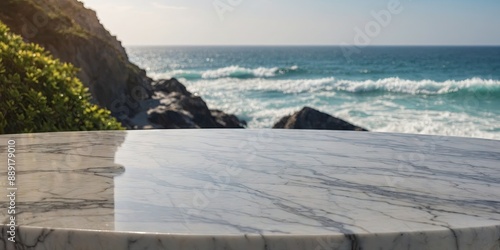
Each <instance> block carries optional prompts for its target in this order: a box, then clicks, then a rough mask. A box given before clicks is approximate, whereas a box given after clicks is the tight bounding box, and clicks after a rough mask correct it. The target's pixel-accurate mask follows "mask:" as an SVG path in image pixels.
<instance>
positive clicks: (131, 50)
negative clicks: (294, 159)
mask: <svg viewBox="0 0 500 250" xmlns="http://www.w3.org/2000/svg"><path fill="white" fill-rule="evenodd" d="M126 49H127V53H128V54H129V57H130V60H131V61H132V62H134V63H136V64H137V65H139V66H140V67H141V68H144V69H146V71H147V72H148V75H149V76H150V77H152V78H153V79H164V78H171V77H175V78H177V79H179V80H180V81H181V82H182V83H184V84H185V85H186V87H187V88H188V90H189V91H191V92H193V93H196V94H198V95H200V96H201V97H203V99H204V100H205V101H206V102H207V104H208V105H209V107H210V108H212V109H221V110H223V111H225V112H228V113H234V114H236V115H237V116H238V117H239V118H241V119H244V120H246V121H247V122H248V127H249V128H271V127H272V126H273V124H274V123H275V122H277V121H278V120H279V118H280V117H282V116H284V115H287V114H291V113H292V112H295V111H298V110H300V109H301V108H302V107H304V106H310V107H313V108H316V109H318V110H320V111H322V112H326V113H329V114H331V115H334V116H336V117H339V118H341V119H344V120H346V121H349V122H351V123H353V124H355V125H358V126H361V127H365V128H367V129H369V130H371V131H378V132H398V133H415V134H433V135H448V136H464V137H478V138H488V139H500V47H389V46H387V47H385V46H380V47H365V48H361V49H359V50H352V48H347V47H338V46H309V47H303V46H288V47H259V46H255V47H250V46H247V47H238V46H227V47H223V46H215V47H193V46H186V47H182V46H169V47H146V46H143V47H138V46H134V47H127V48H126Z"/></svg>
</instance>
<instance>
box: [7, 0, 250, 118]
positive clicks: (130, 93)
mask: <svg viewBox="0 0 500 250" xmlns="http://www.w3.org/2000/svg"><path fill="white" fill-rule="evenodd" d="M0 21H2V22H4V23H5V24H7V26H9V27H10V28H11V30H12V31H13V32H14V33H17V34H19V35H21V36H22V37H23V38H24V39H25V40H26V41H28V42H33V43H37V44H40V45H42V46H43V47H45V48H46V49H48V50H49V51H50V52H51V54H52V55H54V56H55V57H56V58H59V59H60V60H61V61H63V62H68V63H71V64H73V65H75V66H76V67H78V68H80V72H79V73H78V78H80V80H81V81H82V83H83V84H84V85H85V86H86V87H88V88H89V90H90V92H91V94H92V97H93V100H92V101H93V102H95V103H97V104H99V105H100V106H102V107H105V108H108V109H109V110H111V112H112V114H113V116H115V117H116V118H118V120H119V121H121V122H122V123H124V125H126V126H127V127H129V128H187V127H192V128H206V127H209V128H211V127H241V126H240V125H239V124H242V123H241V122H240V121H239V120H237V118H236V117H234V116H231V115H227V114H225V113H224V112H222V111H218V110H209V109H208V107H207V106H206V104H205V102H204V101H203V100H202V99H201V97H196V96H193V95H192V94H191V93H188V92H187V91H180V92H179V91H176V90H174V89H168V90H165V89H163V90H162V89H158V86H162V83H161V82H159V83H153V81H152V80H151V79H150V78H148V77H147V76H146V72H145V71H144V70H142V69H140V68H139V67H137V66H136V65H134V64H132V63H131V62H129V60H128V56H127V53H126V51H125V49H124V48H123V47H122V45H121V43H120V42H119V41H118V40H117V38H116V37H114V36H112V35H111V34H110V33H109V32H108V31H107V30H106V29H105V28H104V27H103V25H102V24H101V23H100V22H99V20H98V18H97V16H96V13H95V12H94V11H93V10H90V9H87V8H85V7H84V5H83V4H82V3H81V2H79V1H77V0H1V1H0ZM175 82H177V81H176V80H175ZM177 83H178V82H177ZM176 85H177V87H179V85H180V86H182V84H180V83H178V84H176ZM155 86H156V87H155ZM182 87H183V86H182ZM155 88H156V89H155ZM184 89H185V88H184ZM174 93H176V94H174ZM162 98H164V99H165V100H162ZM166 103H168V104H166ZM155 105H156V106H155ZM165 111H168V112H167V113H165ZM181 118H182V119H181ZM235 119H236V120H235ZM226 123H227V124H226ZM237 124H238V125H237Z"/></svg>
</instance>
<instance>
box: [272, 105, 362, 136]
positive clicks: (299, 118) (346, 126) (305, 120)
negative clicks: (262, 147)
mask: <svg viewBox="0 0 500 250" xmlns="http://www.w3.org/2000/svg"><path fill="white" fill-rule="evenodd" d="M273 128H278V129H279V128H282V129H325V130H352V131H368V130H366V129H364V128H361V127H358V126H355V125H353V124H351V123H349V122H346V121H344V120H342V119H339V118H336V117H333V116H331V115H329V114H326V113H323V112H320V111H318V110H315V109H313V108H309V107H304V108H303V109H302V110H301V111H299V112H297V113H295V114H293V115H288V116H285V117H283V118H281V119H280V120H279V121H278V122H277V123H276V124H275V125H274V126H273Z"/></svg>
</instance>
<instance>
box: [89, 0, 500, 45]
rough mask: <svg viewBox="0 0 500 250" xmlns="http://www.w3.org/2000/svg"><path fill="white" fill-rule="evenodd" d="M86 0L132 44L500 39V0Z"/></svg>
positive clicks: (485, 41)
mask: <svg viewBox="0 0 500 250" xmlns="http://www.w3.org/2000/svg"><path fill="white" fill-rule="evenodd" d="M80 1H82V2H84V3H85V6H86V7H89V8H91V9H94V10H96V11H97V14H98V17H99V19H100V20H101V22H102V23H103V24H104V25H105V27H106V28H107V29H108V30H110V31H111V33H112V34H114V35H117V36H118V39H119V40H121V41H122V42H123V43H124V44H125V45H241V44H245V45H303V44H310V45H312V44H314V45H318V44H321V45H326V44H328V45H330V44H331V45H340V44H344V45H345V44H350V45H500V1H499V0H307V1H306V0H80ZM374 13H376V14H375V15H374Z"/></svg>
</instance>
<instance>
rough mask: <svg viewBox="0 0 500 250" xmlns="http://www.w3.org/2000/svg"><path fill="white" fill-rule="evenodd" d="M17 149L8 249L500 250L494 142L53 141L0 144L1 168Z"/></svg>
mask: <svg viewBox="0 0 500 250" xmlns="http://www.w3.org/2000/svg"><path fill="white" fill-rule="evenodd" d="M9 139H14V140H16V150H17V151H16V159H17V162H16V163H17V164H16V165H17V169H16V170H17V172H16V174H17V187H18V190H17V197H16V206H17V208H16V211H17V215H16V219H17V224H18V225H19V227H18V231H17V235H16V240H17V242H16V244H15V245H14V244H11V243H9V241H8V240H7V239H6V230H7V229H6V227H4V230H3V231H2V235H0V249H9V247H10V248H12V249H311V250H320V249H488V250H490V249H500V141H493V140H481V139H470V138H457V137H438V136H417V135H403V134H384V133H364V132H337V131H297V130H163V131H127V132H79V133H45V134H26V135H1V136H0V143H1V144H0V162H2V163H3V162H6V161H7V160H6V157H7V156H6V154H7V153H6V145H7V140H9ZM6 165H7V164H4V166H0V173H1V175H2V176H6V173H5V171H6V169H7V166H6ZM0 183H1V184H2V189H3V190H5V191H4V192H5V194H8V192H7V190H6V188H7V182H6V177H5V178H3V179H2V180H1V181H0ZM1 197H2V200H1V202H2V203H1V205H0V216H1V218H2V219H3V218H8V215H7V206H6V205H7V201H8V200H7V199H8V198H7V197H6V195H2V196H1ZM6 221H7V220H6V219H5V220H4V221H3V222H4V224H6ZM15 247H17V248H15Z"/></svg>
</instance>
